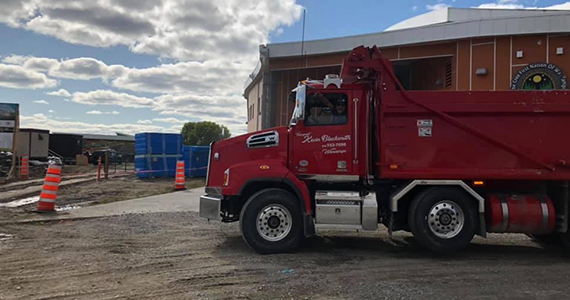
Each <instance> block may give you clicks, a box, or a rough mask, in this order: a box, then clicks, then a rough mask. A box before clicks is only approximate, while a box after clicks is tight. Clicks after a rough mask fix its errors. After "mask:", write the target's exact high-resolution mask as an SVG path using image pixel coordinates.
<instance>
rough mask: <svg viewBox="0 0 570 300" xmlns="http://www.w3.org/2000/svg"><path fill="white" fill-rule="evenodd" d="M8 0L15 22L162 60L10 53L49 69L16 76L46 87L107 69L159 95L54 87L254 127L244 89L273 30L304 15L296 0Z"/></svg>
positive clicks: (113, 78) (117, 83)
mask: <svg viewBox="0 0 570 300" xmlns="http://www.w3.org/2000/svg"><path fill="white" fill-rule="evenodd" d="M6 1H7V3H3V5H1V6H0V22H1V23H5V24H7V25H8V26H11V27H16V28H22V29H25V30H29V31H33V32H35V33H38V34H43V35H47V36H52V37H55V38H58V39H60V40H63V41H66V42H69V43H73V44H82V45H90V46H95V47H110V46H116V45H125V46H127V47H128V48H129V50H130V51H132V52H135V53H144V54H150V55H154V56H156V57H158V58H159V61H160V62H162V63H161V64H159V65H157V66H156V67H152V68H129V67H125V66H122V65H110V64H107V63H105V62H103V61H101V60H98V59H95V58H90V57H78V58H58V59H54V58H47V57H28V56H18V55H12V56H9V57H5V58H4V59H3V62H4V63H5V64H6V66H10V67H13V68H19V69H18V70H21V71H24V70H25V71H26V72H29V74H33V75H34V76H35V77H37V78H36V81H39V79H43V82H41V81H40V82H39V83H35V85H32V84H30V83H27V84H21V83H19V84H14V83H10V84H11V85H12V86H18V87H19V88H46V87H54V86H56V85H57V81H56V80H55V78H60V79H71V80H93V79H99V80H102V82H103V83H104V84H107V85H109V87H110V88H117V89H122V90H125V91H132V92H134V93H135V94H137V93H153V94H156V96H153V97H148V98H147V97H140V96H136V95H130V94H128V93H123V92H121V93H119V92H115V91H110V90H104V89H103V90H97V91H91V92H81V93H77V92H76V93H73V95H69V92H67V91H65V92H64V91H62V90H59V91H57V92H50V93H49V95H52V96H61V97H66V99H64V100H69V99H68V98H71V101H73V102H76V103H81V104H85V105H115V106H122V107H142V108H150V109H152V110H153V111H155V112H158V113H159V114H161V115H165V116H176V117H178V116H180V117H184V118H187V119H189V120H192V121H201V120H208V121H215V122H218V123H222V124H225V125H228V126H229V127H230V129H231V130H232V131H233V132H243V131H245V128H246V127H245V125H244V122H245V120H246V107H245V101H244V99H243V97H242V96H241V94H242V92H243V82H244V81H245V79H247V76H248V75H249V73H250V72H251V70H252V69H253V68H254V67H255V64H256V63H257V62H258V59H259V52H258V51H259V48H258V47H259V44H263V43H267V42H268V37H269V33H270V32H275V33H277V34H279V32H280V31H281V30H282V27H284V26H290V25H292V24H293V23H294V22H296V21H297V20H299V18H300V14H301V10H302V7H301V6H300V5H298V4H296V3H295V0H282V1H274V0H192V1H188V0H145V1H142V0H76V1H63V0H53V1H43V0H5V1H4V2H6ZM165 62H168V63H165ZM2 76H3V75H2V72H0V85H1V86H6V84H7V83H3V82H2ZM38 76H40V77H41V78H40V77H38ZM66 92H67V93H66ZM212 95H215V96H212ZM111 114H112V112H111ZM172 124H174V123H172ZM178 124H180V123H178ZM175 126H176V125H175Z"/></svg>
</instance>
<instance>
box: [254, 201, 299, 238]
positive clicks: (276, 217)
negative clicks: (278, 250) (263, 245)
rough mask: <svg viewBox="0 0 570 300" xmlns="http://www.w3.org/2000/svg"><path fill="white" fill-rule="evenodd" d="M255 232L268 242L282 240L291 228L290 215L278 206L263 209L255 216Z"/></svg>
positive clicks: (282, 207) (285, 209) (273, 205)
mask: <svg viewBox="0 0 570 300" xmlns="http://www.w3.org/2000/svg"><path fill="white" fill-rule="evenodd" d="M256 227H257V232H258V233H259V235H260V236H261V237H262V238H263V239H265V240H267V241H270V242H278V241H280V240H282V239H284V238H285V237H286V236H287V235H288V234H289V232H290V231H291V227H292V218H291V213H290V212H289V210H287V208H285V207H284V206H282V205H280V204H271V205H268V206H266V207H264V208H263V209H262V210H261V211H260V212H259V214H258V215H257V226H256Z"/></svg>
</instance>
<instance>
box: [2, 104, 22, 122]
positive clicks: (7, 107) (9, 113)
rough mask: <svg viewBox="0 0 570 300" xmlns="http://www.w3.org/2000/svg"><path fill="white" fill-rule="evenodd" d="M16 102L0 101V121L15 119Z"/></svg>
mask: <svg viewBox="0 0 570 300" xmlns="http://www.w3.org/2000/svg"><path fill="white" fill-rule="evenodd" d="M17 116H18V104H14V103H0V121H14V122H15V121H16V118H17Z"/></svg>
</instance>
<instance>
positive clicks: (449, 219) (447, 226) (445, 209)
mask: <svg viewBox="0 0 570 300" xmlns="http://www.w3.org/2000/svg"><path fill="white" fill-rule="evenodd" d="M427 219H428V225H429V228H430V230H431V232H432V233H433V234H435V235H436V236H437V237H440V238H443V239H450V238H453V237H455V236H456V235H458V234H459V233H460V232H461V229H463V225H464V223H465V216H464V214H463V210H461V207H459V205H457V203H455V202H453V201H451V200H443V201H440V202H438V203H436V204H435V205H434V206H432V208H431V209H430V212H429V215H428V218H427Z"/></svg>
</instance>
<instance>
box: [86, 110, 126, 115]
mask: <svg viewBox="0 0 570 300" xmlns="http://www.w3.org/2000/svg"><path fill="white" fill-rule="evenodd" d="M86 114H88V115H118V114H120V112H118V111H116V110H114V111H105V112H103V111H100V110H90V111H88V112H86Z"/></svg>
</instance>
